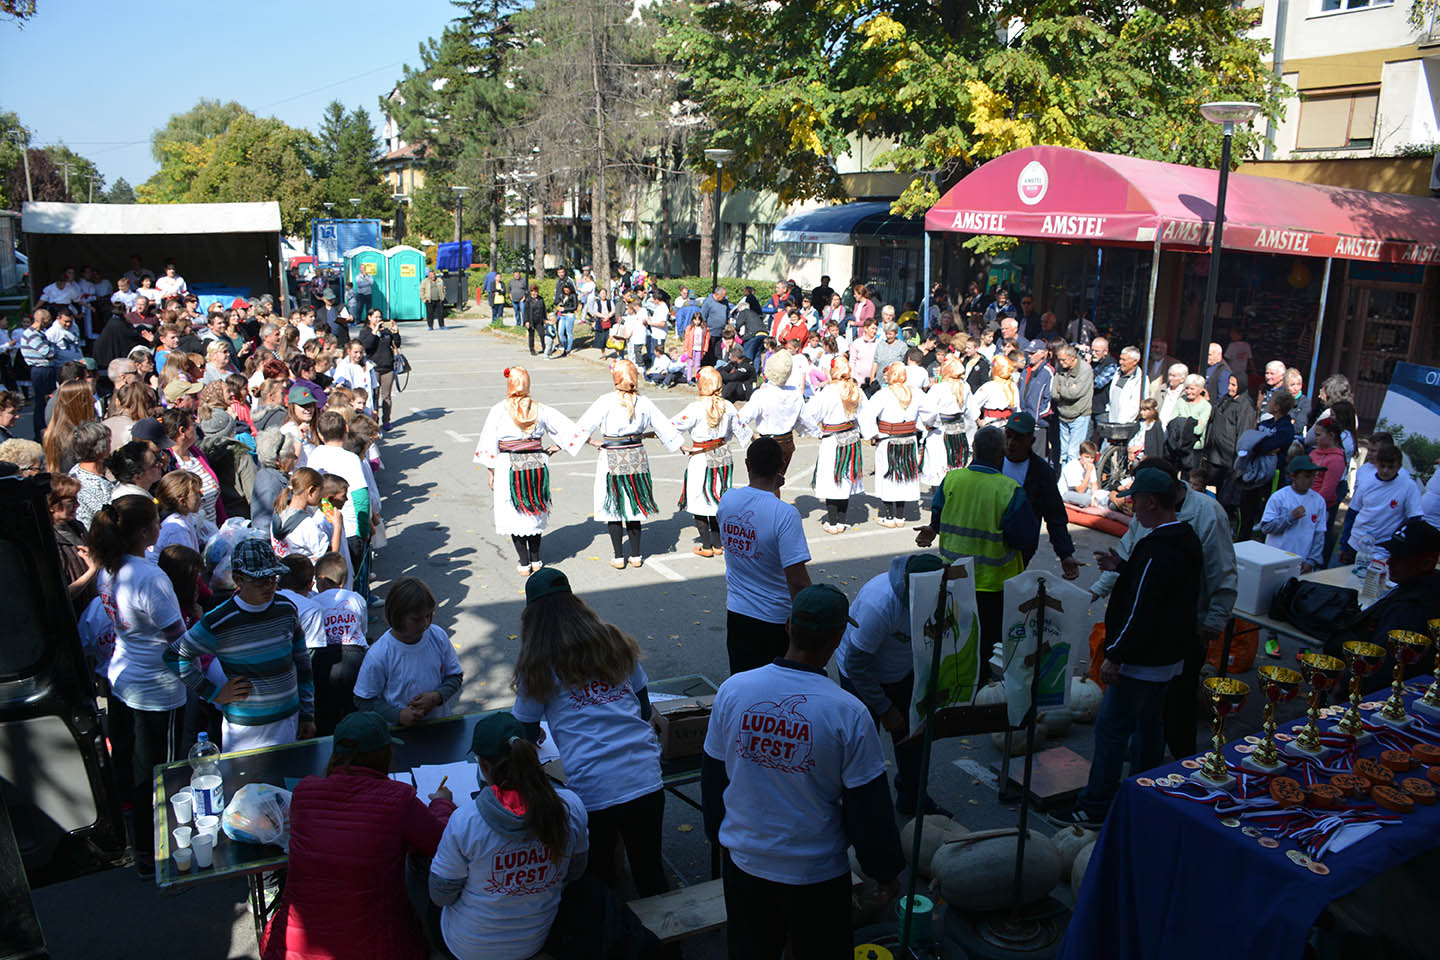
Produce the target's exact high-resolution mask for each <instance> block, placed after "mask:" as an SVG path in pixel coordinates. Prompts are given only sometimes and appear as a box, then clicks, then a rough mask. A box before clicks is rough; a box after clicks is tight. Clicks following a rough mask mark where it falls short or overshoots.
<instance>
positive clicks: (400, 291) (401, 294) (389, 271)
mask: <svg viewBox="0 0 1440 960" xmlns="http://www.w3.org/2000/svg"><path fill="white" fill-rule="evenodd" d="M385 260H386V267H385V273H386V278H387V279H386V284H387V286H386V293H385V296H386V300H387V301H388V302H389V305H390V312H389V313H388V314H387V316H388V317H389V318H390V319H391V320H423V319H425V302H424V301H423V300H421V299H420V281H421V280H423V279H424V278H425V271H426V265H425V254H424V252H423V251H421V250H417V249H416V248H415V247H407V246H399V247H391V248H390V249H389V250H386V251H385Z"/></svg>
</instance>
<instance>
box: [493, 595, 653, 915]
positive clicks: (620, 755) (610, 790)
mask: <svg viewBox="0 0 1440 960" xmlns="http://www.w3.org/2000/svg"><path fill="white" fill-rule="evenodd" d="M647 683H648V681H647V680H646V677H645V669H644V668H643V667H641V666H640V647H639V645H638V644H636V642H635V640H634V639H633V638H631V637H630V636H628V635H627V634H625V633H623V632H621V631H620V630H619V629H618V628H617V627H615V626H612V625H611V624H608V623H606V622H605V621H603V620H601V619H600V618H599V617H598V616H596V614H595V611H594V610H592V609H590V607H589V605H588V604H586V603H585V601H583V600H581V599H580V598H579V597H577V596H575V594H574V593H572V592H571V590H570V581H569V580H568V579H567V578H566V576H565V574H563V573H561V572H560V571H559V570H557V569H555V568H554V567H547V568H545V569H542V570H540V571H539V572H537V573H535V574H532V575H531V577H530V578H529V579H528V580H526V581H525V611H524V612H523V613H522V614H521V617H520V657H519V659H518V660H517V661H516V663H515V679H514V680H513V681H511V686H512V687H514V689H515V708H514V710H515V717H516V718H517V719H518V720H520V722H521V723H523V724H525V729H526V732H527V733H528V734H529V735H530V737H531V739H533V740H536V741H537V742H538V739H539V734H540V721H541V720H546V721H548V722H549V725H550V732H551V733H552V734H553V735H554V737H555V747H556V749H557V750H559V751H560V760H561V762H562V763H563V764H564V766H565V775H566V777H567V778H568V784H567V785H568V786H569V787H570V789H572V790H574V791H575V793H576V794H577V795H578V796H579V797H580V799H581V800H582V801H583V802H584V804H585V810H586V811H587V812H588V814H589V817H590V846H592V847H594V848H595V849H596V850H607V851H609V850H614V849H615V841H616V839H617V838H618V839H620V840H622V841H623V842H624V845H625V853H626V855H627V856H628V857H629V859H630V873H631V875H632V876H633V877H634V878H635V888H636V889H637V890H638V891H639V893H640V896H642V897H648V896H652V895H654V894H657V893H664V892H665V891H666V890H668V889H669V884H668V883H666V881H665V867H664V865H663V864H662V863H661V860H660V831H661V829H662V827H663V823H664V819H665V790H664V788H663V786H662V784H661V781H660V747H659V744H657V743H656V742H655V736H654V734H653V733H652V732H651V730H650V698H649V696H648V695H647V694H646V689H645V688H646V685H647ZM589 870H590V872H591V873H593V874H595V875H596V876H597V877H598V878H599V879H600V880H601V881H603V882H604V884H605V885H606V886H608V887H610V888H611V889H618V879H619V878H618V877H617V876H616V875H615V858H614V857H611V856H605V857H596V858H595V859H594V860H592V861H590V867H589Z"/></svg>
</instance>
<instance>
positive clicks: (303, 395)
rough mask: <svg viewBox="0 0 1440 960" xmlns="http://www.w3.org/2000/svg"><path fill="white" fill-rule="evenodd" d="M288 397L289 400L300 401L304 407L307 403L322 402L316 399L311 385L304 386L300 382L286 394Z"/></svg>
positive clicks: (292, 401)
mask: <svg viewBox="0 0 1440 960" xmlns="http://www.w3.org/2000/svg"><path fill="white" fill-rule="evenodd" d="M286 399H287V400H289V401H290V402H291V403H298V404H300V405H301V406H302V407H303V406H304V405H305V404H307V403H315V404H318V403H319V402H320V401H319V400H317V399H315V393H314V391H312V390H311V389H310V388H309V387H303V386H300V385H299V384H297V385H295V386H293V387H291V388H290V393H289V394H288V395H287V396H286Z"/></svg>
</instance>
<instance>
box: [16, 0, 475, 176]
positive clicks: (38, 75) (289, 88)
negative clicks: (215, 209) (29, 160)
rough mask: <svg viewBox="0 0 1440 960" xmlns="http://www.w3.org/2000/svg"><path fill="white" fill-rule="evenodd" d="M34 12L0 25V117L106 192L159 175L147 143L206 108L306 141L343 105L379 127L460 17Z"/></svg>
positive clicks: (163, 0)
mask: <svg viewBox="0 0 1440 960" xmlns="http://www.w3.org/2000/svg"><path fill="white" fill-rule="evenodd" d="M38 6H39V12H38V13H37V14H36V15H35V17H34V18H33V19H31V20H30V21H28V22H27V23H26V24H25V27H24V28H23V29H21V28H19V27H17V26H16V25H15V24H14V23H0V109H4V110H13V111H14V112H16V113H18V114H19V115H20V120H21V122H22V123H24V124H25V125H26V126H27V127H29V128H30V130H31V131H32V133H33V134H34V139H33V142H34V144H35V145H36V146H44V145H46V144H50V143H54V142H56V141H60V140H63V141H64V142H65V143H66V144H67V145H68V146H69V147H70V148H71V149H72V150H74V151H75V152H76V153H79V154H80V155H82V156H85V157H89V158H90V159H91V160H93V161H95V163H96V164H97V165H98V166H99V168H100V172H101V174H103V175H104V177H105V181H106V183H114V182H115V180H116V179H117V178H118V177H124V178H125V179H126V180H129V181H130V183H131V184H138V183H142V182H143V181H145V180H146V179H148V178H149V177H150V175H151V174H152V173H154V172H155V162H154V160H152V159H151V157H150V135H151V134H152V133H154V132H155V131H156V130H157V129H159V128H160V127H162V126H164V124H165V122H166V121H167V120H168V119H169V118H170V116H171V115H172V114H175V113H181V112H183V111H185V110H188V109H189V108H190V107H192V106H194V105H195V102H196V101H197V100H199V99H200V98H201V97H208V98H211V99H216V100H222V101H224V100H236V101H238V102H239V103H241V104H242V105H244V106H246V107H248V108H249V109H251V110H253V111H254V112H256V113H258V114H261V115H262V116H275V117H279V118H280V119H281V120H283V121H285V122H286V123H289V124H291V125H293V126H297V127H306V128H309V129H314V128H315V126H316V124H317V123H318V122H319V119H320V113H321V111H322V110H323V109H324V108H325V104H327V103H329V102H330V101H331V100H339V101H340V102H341V103H343V104H345V106H346V108H347V109H351V108H354V107H360V106H363V107H364V108H365V109H366V110H368V111H369V112H370V116H371V117H372V118H373V119H374V120H375V122H376V126H377V128H378V126H379V123H380V118H379V116H378V112H379V111H378V109H377V106H376V102H377V101H378V99H379V98H380V97H382V96H384V95H385V94H386V93H388V92H389V90H390V88H391V86H392V85H393V84H394V82H395V81H396V80H398V79H399V77H400V72H401V65H402V64H409V65H411V66H412V67H413V66H417V65H418V64H419V62H420V56H419V52H418V49H419V45H420V43H421V42H422V41H424V40H425V39H426V38H427V37H431V36H438V35H439V34H440V32H441V30H443V29H444V27H445V25H446V23H447V22H448V21H449V20H450V19H451V18H453V17H454V15H455V13H456V10H455V8H454V7H453V6H451V5H450V3H448V2H447V0H390V2H388V3H385V2H380V0H347V2H345V3H343V4H342V3H333V2H319V0H287V2H281V0H201V2H195V0H189V2H177V0H149V2H146V3H143V4H129V3H125V4H118V3H115V2H113V0H110V2H101V0H39V4H38ZM171 38H173V47H174V49H171V48H170V47H169V46H167V43H168V42H170V41H171ZM113 40H118V41H120V43H119V45H118V46H116V47H114V48H112V49H111V50H107V49H106V44H107V42H110V41H113ZM137 43H138V44H141V45H143V48H144V49H143V50H137V49H135V46H136V44H137ZM377 132H378V129H377Z"/></svg>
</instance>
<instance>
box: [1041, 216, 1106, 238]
mask: <svg viewBox="0 0 1440 960" xmlns="http://www.w3.org/2000/svg"><path fill="white" fill-rule="evenodd" d="M1105 219H1106V218H1105V217H1066V216H1051V217H1046V218H1045V222H1044V223H1043V224H1041V226H1040V232H1041V233H1047V234H1052V235H1054V236H1059V237H1103V236H1105Z"/></svg>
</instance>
